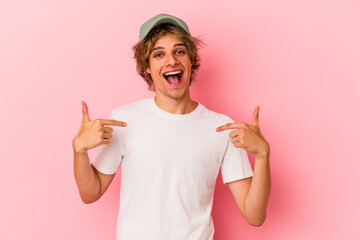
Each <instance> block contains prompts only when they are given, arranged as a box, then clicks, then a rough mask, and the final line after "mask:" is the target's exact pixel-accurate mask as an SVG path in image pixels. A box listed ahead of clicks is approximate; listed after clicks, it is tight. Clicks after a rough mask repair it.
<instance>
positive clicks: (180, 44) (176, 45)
mask: <svg viewBox="0 0 360 240" xmlns="http://www.w3.org/2000/svg"><path fill="white" fill-rule="evenodd" d="M178 46H184V47H186V45H185V44H184V43H176V44H174V46H173V47H178ZM159 49H164V47H161V46H159V47H156V48H153V49H152V50H151V52H153V51H156V50H159Z"/></svg>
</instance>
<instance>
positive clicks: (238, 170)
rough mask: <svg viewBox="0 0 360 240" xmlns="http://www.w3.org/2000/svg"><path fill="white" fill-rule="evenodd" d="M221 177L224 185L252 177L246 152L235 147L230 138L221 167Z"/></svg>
mask: <svg viewBox="0 0 360 240" xmlns="http://www.w3.org/2000/svg"><path fill="white" fill-rule="evenodd" d="M221 175H222V179H223V182H224V184H225V183H228V182H232V181H236V180H240V179H243V178H248V177H252V176H253V171H252V168H251V165H250V162H249V158H248V155H247V152H246V151H245V150H244V149H242V148H237V147H235V146H234V145H233V144H232V143H231V141H230V138H229V141H228V144H227V148H226V151H225V155H224V158H223V162H222V165H221Z"/></svg>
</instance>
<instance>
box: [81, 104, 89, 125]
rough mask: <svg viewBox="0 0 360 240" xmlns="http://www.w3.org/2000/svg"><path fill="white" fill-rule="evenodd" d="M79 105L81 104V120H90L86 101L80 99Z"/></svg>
mask: <svg viewBox="0 0 360 240" xmlns="http://www.w3.org/2000/svg"><path fill="white" fill-rule="evenodd" d="M81 105H82V120H83V122H86V121H90V117H89V111H88V107H87V105H86V103H85V102H84V101H81Z"/></svg>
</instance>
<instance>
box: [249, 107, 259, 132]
mask: <svg viewBox="0 0 360 240" xmlns="http://www.w3.org/2000/svg"><path fill="white" fill-rule="evenodd" d="M259 110H260V106H257V107H256V108H255V110H254V113H253V119H252V123H251V124H252V125H254V126H257V127H259V128H260V124H259Z"/></svg>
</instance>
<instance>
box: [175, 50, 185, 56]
mask: <svg viewBox="0 0 360 240" xmlns="http://www.w3.org/2000/svg"><path fill="white" fill-rule="evenodd" d="M175 54H178V55H182V54H185V51H184V50H181V49H179V50H176V52H175Z"/></svg>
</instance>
